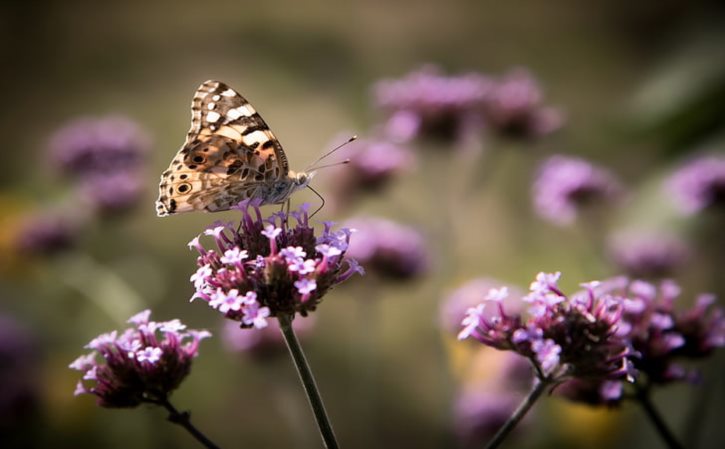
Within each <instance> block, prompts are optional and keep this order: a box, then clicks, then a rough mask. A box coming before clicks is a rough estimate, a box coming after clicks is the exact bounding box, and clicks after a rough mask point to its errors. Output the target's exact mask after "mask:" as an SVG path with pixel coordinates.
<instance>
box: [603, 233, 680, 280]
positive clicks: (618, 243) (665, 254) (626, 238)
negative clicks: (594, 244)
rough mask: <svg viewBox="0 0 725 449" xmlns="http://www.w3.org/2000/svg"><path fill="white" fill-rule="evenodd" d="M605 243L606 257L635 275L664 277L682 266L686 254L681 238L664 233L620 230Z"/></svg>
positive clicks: (623, 269)
mask: <svg viewBox="0 0 725 449" xmlns="http://www.w3.org/2000/svg"><path fill="white" fill-rule="evenodd" d="M608 243H609V254H610V258H611V259H612V260H613V261H614V263H615V264H616V265H617V266H618V267H619V268H620V269H621V270H622V271H624V272H625V273H627V274H629V275H632V276H635V277H644V278H663V277H666V276H668V275H671V274H673V273H674V272H675V271H677V269H679V268H680V267H682V265H683V264H684V263H685V262H686V261H687V259H688V258H689V255H690V250H689V248H688V247H687V245H686V244H685V242H684V241H682V240H680V239H678V238H676V237H675V236H672V235H666V234H658V233H624V234H618V235H615V236H614V237H613V238H611V239H610V240H609V242H608Z"/></svg>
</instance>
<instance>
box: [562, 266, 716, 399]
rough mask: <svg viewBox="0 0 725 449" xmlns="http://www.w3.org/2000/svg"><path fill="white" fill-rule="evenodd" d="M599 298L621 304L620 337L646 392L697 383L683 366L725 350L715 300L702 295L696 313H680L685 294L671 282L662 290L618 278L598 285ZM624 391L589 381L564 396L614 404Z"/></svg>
mask: <svg viewBox="0 0 725 449" xmlns="http://www.w3.org/2000/svg"><path fill="white" fill-rule="evenodd" d="M597 292H598V294H602V295H612V296H615V297H619V298H622V300H621V302H622V305H623V313H622V319H621V320H620V323H619V329H618V331H617V334H618V335H619V336H621V337H622V338H626V339H627V340H628V341H630V342H631V345H632V348H633V349H634V350H635V351H636V352H637V353H638V357H636V358H634V359H633V363H634V366H635V368H636V369H637V371H638V372H639V373H641V374H643V375H644V377H642V378H640V379H639V380H638V382H642V383H644V385H645V386H651V385H656V384H659V385H661V384H667V383H671V382H676V381H696V380H697V379H698V377H699V376H698V373H697V372H696V371H692V370H688V369H686V368H685V367H684V366H683V365H681V364H680V363H679V362H678V361H679V360H682V359H697V358H702V357H705V356H708V355H710V354H711V353H712V351H713V350H714V349H716V348H719V347H723V346H725V314H724V311H723V309H722V308H719V307H716V306H715V305H714V300H715V298H714V296H713V295H709V294H704V295H700V296H699V297H698V298H697V300H696V301H695V305H694V306H693V307H692V308H690V309H687V310H683V311H677V310H675V300H676V299H677V298H678V296H679V295H680V288H679V286H678V285H677V284H675V283H674V282H672V281H669V280H666V281H662V282H661V283H660V284H659V286H657V285H655V284H651V283H648V282H644V281H639V280H635V281H629V280H628V279H626V278H623V277H622V278H614V279H611V280H608V281H605V282H603V283H602V284H601V285H599V286H598V287H597ZM645 382H646V383H645ZM622 387H623V385H622V384H621V382H605V383H601V382H597V381H591V380H590V381H578V382H576V383H572V384H565V385H563V387H562V389H561V391H560V392H561V393H562V394H564V395H565V396H567V397H569V398H570V399H573V400H576V401H580V402H587V403H591V404H601V403H606V404H615V403H617V402H618V401H620V400H621V399H622V389H623V388H622Z"/></svg>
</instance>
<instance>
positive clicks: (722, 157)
mask: <svg viewBox="0 0 725 449" xmlns="http://www.w3.org/2000/svg"><path fill="white" fill-rule="evenodd" d="M668 187H669V190H670V191H671V192H672V194H673V195H674V197H675V200H676V202H677V205H678V206H679V208H680V210H682V212H684V213H686V214H695V213H697V212H700V211H703V210H705V209H709V208H714V207H720V208H723V207H725V154H712V155H704V156H700V157H698V158H696V159H693V160H691V161H689V162H687V163H686V164H684V165H682V166H681V167H680V168H679V169H678V170H677V171H676V172H675V173H674V174H673V175H672V176H671V177H670V179H669V180H668Z"/></svg>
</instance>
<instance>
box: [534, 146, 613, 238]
mask: <svg viewBox="0 0 725 449" xmlns="http://www.w3.org/2000/svg"><path fill="white" fill-rule="evenodd" d="M621 190H622V189H621V186H620V184H619V182H618V181H617V180H616V178H615V177H614V176H613V175H612V174H611V173H610V172H609V171H607V170H605V169H603V168H600V167H597V166H595V165H593V164H591V163H590V162H588V161H585V160H583V159H580V158H575V157H569V156H561V155H557V156H552V157H550V158H549V159H547V160H546V161H545V162H544V163H543V164H542V166H541V167H540V169H539V173H538V176H537V178H536V180H535V181H534V185H533V197H534V206H535V208H536V211H537V212H538V213H539V215H540V216H541V217H542V218H544V219H546V220H548V221H550V222H552V223H554V224H556V225H559V226H564V225H569V224H571V223H573V222H574V221H575V220H576V218H577V216H578V214H579V213H580V211H581V209H582V208H584V207H587V206H595V205H597V204H598V203H603V202H606V201H611V200H613V199H614V198H616V197H617V196H618V195H619V193H620V192H621Z"/></svg>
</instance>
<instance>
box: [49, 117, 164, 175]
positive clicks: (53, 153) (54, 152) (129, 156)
mask: <svg viewBox="0 0 725 449" xmlns="http://www.w3.org/2000/svg"><path fill="white" fill-rule="evenodd" d="M149 142H150V141H149V138H148V136H147V135H146V133H145V132H144V131H143V130H142V129H141V127H140V126H139V125H138V124H137V123H135V122H133V121H132V120H130V119H128V118H125V117H120V116H112V117H104V118H82V119H77V120H75V121H73V122H70V123H68V124H67V125H65V126H64V127H63V128H61V129H60V130H59V131H57V132H56V134H55V135H53V136H52V138H51V140H50V158H51V160H52V161H53V162H55V164H56V165H57V166H58V168H59V169H60V170H61V171H63V172H64V173H67V174H69V175H74V176H80V177H84V176H87V175H90V174H103V173H113V172H118V171H125V170H130V169H136V168H137V167H138V166H139V165H140V164H141V163H142V162H143V159H144V156H145V154H146V153H147V152H148V149H149Z"/></svg>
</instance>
